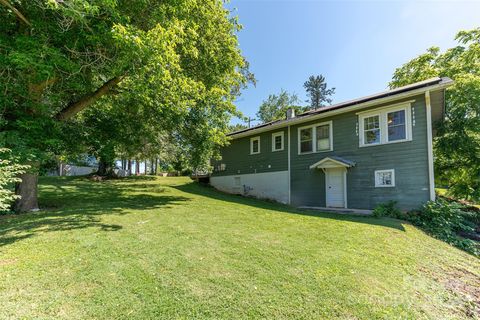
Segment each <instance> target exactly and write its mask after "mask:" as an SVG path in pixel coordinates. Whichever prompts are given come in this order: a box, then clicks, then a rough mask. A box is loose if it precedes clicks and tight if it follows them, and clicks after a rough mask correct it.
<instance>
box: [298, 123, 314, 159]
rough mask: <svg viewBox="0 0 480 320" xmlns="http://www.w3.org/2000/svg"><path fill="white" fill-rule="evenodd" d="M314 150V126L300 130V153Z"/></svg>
mask: <svg viewBox="0 0 480 320" xmlns="http://www.w3.org/2000/svg"><path fill="white" fill-rule="evenodd" d="M312 151H313V128H305V129H301V130H300V153H306V152H312Z"/></svg>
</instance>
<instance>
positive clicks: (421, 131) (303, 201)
mask: <svg viewBox="0 0 480 320" xmlns="http://www.w3.org/2000/svg"><path fill="white" fill-rule="evenodd" d="M410 100H415V101H414V102H413V103H412V104H411V106H412V115H411V117H412V118H414V121H412V137H411V138H412V140H411V141H405V142H398V143H391V144H383V145H375V146H366V147H360V146H359V135H361V134H362V133H361V132H358V133H357V131H359V130H360V128H359V127H358V123H357V122H358V118H359V116H358V114H357V111H352V112H348V113H341V114H338V115H334V116H331V117H324V118H321V119H317V120H313V121H310V122H304V123H301V124H295V125H291V126H290V143H291V148H290V157H291V161H290V173H289V177H290V179H288V173H285V174H286V176H285V178H282V179H287V180H289V188H290V203H291V204H292V205H294V206H315V207H325V206H326V190H325V188H326V187H325V174H324V172H323V171H322V170H319V169H310V168H309V167H310V166H311V165H312V164H314V163H316V162H318V161H320V160H321V159H323V158H325V157H328V156H338V157H342V158H344V159H347V160H351V161H353V162H355V166H354V167H351V168H348V169H347V175H346V180H347V187H346V192H347V197H346V198H347V203H346V206H347V207H348V208H355V209H372V208H374V207H375V206H376V205H378V204H379V203H384V202H386V201H389V200H394V201H397V205H398V206H399V207H400V208H401V209H405V210H407V209H414V208H417V207H419V206H420V205H421V204H422V203H424V202H426V201H428V200H429V196H430V195H429V177H428V149H427V123H426V106H425V96H424V95H423V94H419V95H418V96H415V97H409V98H408V99H403V100H400V99H399V100H396V101H394V102H390V103H387V104H379V105H375V106H372V107H369V108H364V109H362V110H361V111H362V112H363V111H367V110H372V109H377V108H382V107H387V106H390V105H392V104H398V103H401V102H404V101H410ZM441 107H442V106H441V105H439V104H437V105H434V106H433V108H434V109H435V108H441ZM327 121H332V128H333V133H332V136H333V150H332V151H328V152H317V153H311V154H302V155H300V154H298V128H299V127H304V126H308V125H311V124H312V125H313V124H316V123H321V122H327ZM279 131H283V132H284V149H283V151H276V152H272V134H273V133H276V132H279ZM256 136H260V150H261V152H260V154H254V155H251V154H250V139H251V138H252V137H256ZM288 140H289V139H288V127H284V128H282V129H276V130H271V131H267V132H262V133H257V134H255V133H253V134H251V135H249V136H246V137H242V138H237V139H234V140H232V141H231V144H230V145H229V146H227V147H225V148H223V149H222V151H221V152H222V159H221V160H220V161H215V162H213V165H214V166H216V165H219V164H224V166H225V170H223V171H218V170H214V172H213V173H212V177H213V178H215V177H222V176H223V177H225V176H232V181H233V179H234V178H233V176H238V175H251V174H261V173H272V174H273V173H275V172H278V173H280V172H286V171H287V170H288V154H287V152H288ZM388 169H394V170H395V187H383V188H380V187H377V188H376V187H375V177H374V172H375V170H388ZM259 177H260V176H259ZM228 179H229V178H228ZM245 179H246V178H245ZM249 179H251V178H249ZM261 179H262V178H261ZM269 179H270V178H269ZM273 180H274V179H273ZM217 181H220V180H218V178H217ZM223 181H225V180H223ZM228 181H230V180H228ZM243 181H244V180H243V178H242V185H243ZM250 181H252V180H250ZM229 183H231V182H229ZM271 183H272V184H275V181H271ZM253 187H255V186H253Z"/></svg>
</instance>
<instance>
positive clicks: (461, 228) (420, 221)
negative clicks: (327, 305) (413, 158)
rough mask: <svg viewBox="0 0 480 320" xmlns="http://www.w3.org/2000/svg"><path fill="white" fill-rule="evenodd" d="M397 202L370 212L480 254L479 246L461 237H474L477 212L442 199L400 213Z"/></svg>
mask: <svg viewBox="0 0 480 320" xmlns="http://www.w3.org/2000/svg"><path fill="white" fill-rule="evenodd" d="M395 205H396V201H389V202H386V203H382V204H379V205H378V206H377V207H375V209H374V210H373V212H372V213H373V215H374V216H375V217H392V218H398V219H403V220H407V221H410V222H411V223H412V224H413V225H415V226H418V227H419V228H421V229H422V230H424V231H425V232H427V233H428V234H430V235H432V236H433V237H435V238H437V239H440V240H443V241H445V242H447V243H449V244H451V245H453V246H456V247H458V248H460V249H462V250H465V251H467V252H469V253H472V254H474V255H477V256H478V255H480V244H479V243H478V242H476V241H474V240H471V239H466V238H464V237H462V236H460V235H469V234H474V233H475V231H476V228H477V226H478V225H479V223H480V211H478V210H472V209H470V210H469V208H468V207H466V206H465V205H463V204H461V203H458V202H455V201H446V200H444V199H442V198H439V199H437V200H436V201H429V202H427V203H426V204H425V205H423V206H422V208H420V210H417V211H410V212H407V213H403V212H401V211H400V210H399V209H398V208H396V207H395Z"/></svg>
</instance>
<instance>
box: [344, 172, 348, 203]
mask: <svg viewBox="0 0 480 320" xmlns="http://www.w3.org/2000/svg"><path fill="white" fill-rule="evenodd" d="M343 207H344V208H348V206H347V168H345V169H344V170H343Z"/></svg>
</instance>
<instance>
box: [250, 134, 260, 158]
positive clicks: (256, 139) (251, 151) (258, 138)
mask: <svg viewBox="0 0 480 320" xmlns="http://www.w3.org/2000/svg"><path fill="white" fill-rule="evenodd" d="M254 141H258V151H257V152H253V142H254ZM259 153H260V136H257V137H253V138H250V154H251V155H252V154H259Z"/></svg>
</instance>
